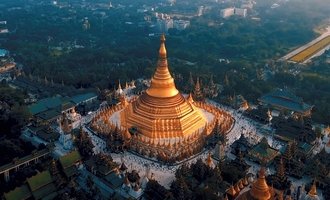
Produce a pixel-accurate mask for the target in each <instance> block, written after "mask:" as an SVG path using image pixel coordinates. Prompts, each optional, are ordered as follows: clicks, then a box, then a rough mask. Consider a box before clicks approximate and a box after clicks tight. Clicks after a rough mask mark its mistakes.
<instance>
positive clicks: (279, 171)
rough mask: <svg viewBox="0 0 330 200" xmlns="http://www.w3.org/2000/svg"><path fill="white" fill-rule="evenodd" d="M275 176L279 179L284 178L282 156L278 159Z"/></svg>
mask: <svg viewBox="0 0 330 200" xmlns="http://www.w3.org/2000/svg"><path fill="white" fill-rule="evenodd" d="M276 176H277V178H278V179H279V180H280V181H283V180H284V178H285V167H284V163H283V158H281V159H280V163H279V165H278V168H277V171H276Z"/></svg>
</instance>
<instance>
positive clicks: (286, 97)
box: [258, 89, 313, 113]
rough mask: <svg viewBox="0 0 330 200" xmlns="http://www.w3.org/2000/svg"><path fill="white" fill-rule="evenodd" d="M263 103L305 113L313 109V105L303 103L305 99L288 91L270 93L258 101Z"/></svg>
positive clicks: (280, 90) (279, 90)
mask: <svg viewBox="0 0 330 200" xmlns="http://www.w3.org/2000/svg"><path fill="white" fill-rule="evenodd" d="M258 100H259V101H261V102H262V103H266V104H270V105H274V106H280V107H283V108H286V109H288V110H292V111H295V112H300V113H304V112H306V111H309V110H311V109H312V108H313V106H312V105H309V104H306V103H304V102H303V99H302V98H300V97H297V96H296V95H294V94H293V93H291V92H289V91H288V90H282V89H277V90H275V91H274V92H271V93H268V94H266V95H264V96H262V97H261V98H259V99H258Z"/></svg>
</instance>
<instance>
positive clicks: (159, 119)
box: [91, 35, 234, 162]
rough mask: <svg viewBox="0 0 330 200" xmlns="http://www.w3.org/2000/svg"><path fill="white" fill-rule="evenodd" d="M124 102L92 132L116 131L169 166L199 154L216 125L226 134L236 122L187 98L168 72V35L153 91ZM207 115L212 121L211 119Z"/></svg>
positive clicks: (95, 121) (130, 144)
mask: <svg viewBox="0 0 330 200" xmlns="http://www.w3.org/2000/svg"><path fill="white" fill-rule="evenodd" d="M120 99H121V104H119V105H117V106H115V107H112V108H107V109H105V110H102V111H100V112H99V114H97V115H96V116H95V118H94V119H93V120H92V123H91V128H92V129H94V130H95V131H97V132H98V133H100V132H101V133H103V134H111V131H110V130H111V129H114V128H115V127H116V129H119V130H120V131H121V133H122V136H123V138H124V140H125V141H126V143H127V146H128V148H130V149H131V150H133V151H136V152H138V153H140V154H142V155H146V156H148V157H155V158H158V159H159V160H163V161H165V162H174V161H177V160H182V159H184V158H187V157H189V156H191V155H193V154H195V153H198V152H199V151H201V150H202V149H203V147H204V143H205V140H206V138H207V137H208V136H209V135H210V134H211V133H212V131H213V129H214V127H215V126H216V125H218V126H220V127H218V129H220V130H222V132H223V133H226V132H227V131H228V130H230V128H231V127H232V124H233V122H234V120H233V118H232V117H231V115H230V114H229V113H227V112H224V111H222V110H220V109H219V108H217V107H216V106H213V105H209V104H206V103H205V102H194V100H193V98H192V95H191V94H190V95H189V96H188V97H187V98H185V97H184V96H183V95H182V94H181V93H180V92H179V91H178V90H177V88H176V86H175V83H174V79H173V77H172V76H171V74H170V71H169V68H168V63H167V53H166V48H165V36H164V35H162V36H161V39H160V49H159V58H158V62H157V68H156V71H155V73H154V75H153V77H152V78H151V83H150V87H149V88H148V89H147V90H146V91H145V92H144V93H142V94H141V95H140V96H139V97H136V98H131V99H130V100H127V99H126V98H125V96H121V98H120ZM202 109H203V110H202ZM205 113H208V114H209V116H210V115H211V116H212V119H211V120H210V119H207V117H206V114H205ZM113 115H117V116H118V115H119V117H120V125H118V124H116V125H115V124H114V123H113V122H111V120H109V118H111V116H113ZM209 118H210V117H209ZM118 126H119V127H118ZM127 141H129V142H127Z"/></svg>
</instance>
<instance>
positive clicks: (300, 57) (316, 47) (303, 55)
mask: <svg viewBox="0 0 330 200" xmlns="http://www.w3.org/2000/svg"><path fill="white" fill-rule="evenodd" d="M329 44H330V36H327V37H325V38H323V39H322V40H320V41H318V42H317V43H315V44H313V45H312V46H310V47H308V48H306V49H305V50H303V51H301V52H299V53H298V54H296V55H294V56H292V57H291V58H290V60H291V61H294V62H304V61H305V60H306V59H308V58H310V57H311V56H313V55H314V54H315V53H317V52H319V51H320V50H321V49H323V48H324V47H326V46H327V45H329Z"/></svg>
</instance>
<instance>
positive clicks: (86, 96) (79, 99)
mask: <svg viewBox="0 0 330 200" xmlns="http://www.w3.org/2000/svg"><path fill="white" fill-rule="evenodd" d="M96 97H97V94H95V93H93V92H89V93H86V94H80V95H76V96H73V97H72V98H71V101H72V102H74V103H75V104H79V103H81V102H84V101H88V100H90V99H93V98H96Z"/></svg>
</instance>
